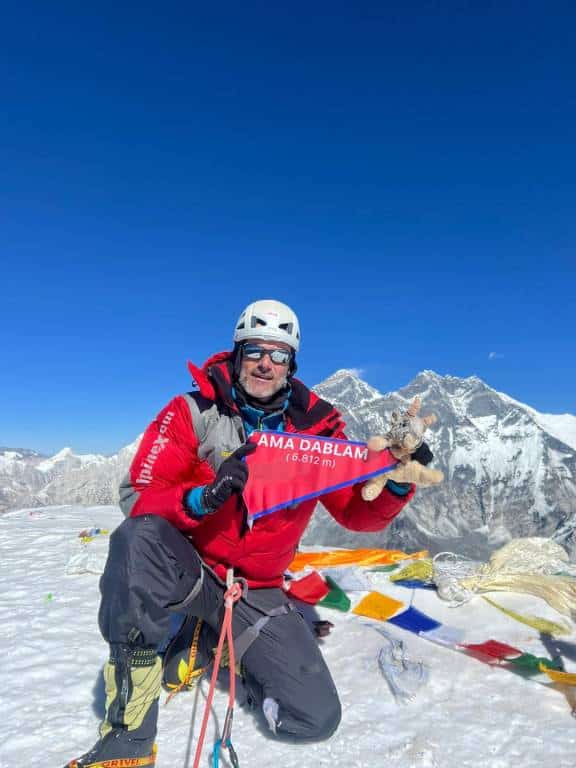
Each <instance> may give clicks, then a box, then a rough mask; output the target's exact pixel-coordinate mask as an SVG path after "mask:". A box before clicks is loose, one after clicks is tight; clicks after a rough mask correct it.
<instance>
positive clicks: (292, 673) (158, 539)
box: [99, 515, 341, 741]
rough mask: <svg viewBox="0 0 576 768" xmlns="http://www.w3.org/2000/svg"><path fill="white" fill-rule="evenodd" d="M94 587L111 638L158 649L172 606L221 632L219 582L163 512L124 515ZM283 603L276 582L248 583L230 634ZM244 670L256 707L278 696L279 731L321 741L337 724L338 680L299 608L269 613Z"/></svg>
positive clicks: (237, 633) (284, 599)
mask: <svg viewBox="0 0 576 768" xmlns="http://www.w3.org/2000/svg"><path fill="white" fill-rule="evenodd" d="M202 571H203V577H202V581H201V587H200V583H199V579H200V578H201V572H202ZM100 591H101V593H102V601H101V605H100V613H99V623H100V630H101V632H102V635H103V636H104V639H105V640H107V642H109V643H128V644H131V645H137V646H139V647H145V648H154V649H157V648H159V647H160V646H161V645H162V643H163V642H164V641H165V639H166V637H167V635H168V633H169V630H170V626H171V615H172V614H173V613H190V614H192V615H193V616H198V617H200V618H202V619H204V620H205V621H206V623H207V624H208V625H209V626H210V627H212V629H213V630H214V631H215V632H217V633H219V632H220V627H221V621H222V617H223V615H224V596H223V588H222V585H221V584H220V583H219V582H218V581H217V579H216V578H215V577H214V576H213V574H211V572H210V571H208V570H206V569H203V568H202V563H201V560H200V558H199V556H198V554H197V552H196V550H195V549H194V546H193V544H192V543H191V542H190V540H189V539H187V538H186V537H185V536H183V535H182V534H181V533H180V531H178V530H177V529H176V528H174V526H172V525H171V524H170V523H169V522H168V521H167V520H165V519H164V518H161V517H158V516H155V515H146V516H142V517H134V518H128V519H127V520H125V521H124V522H123V523H122V524H121V525H120V526H119V527H118V528H117V529H116V530H115V531H114V533H113V534H112V536H111V537H110V552H109V556H108V561H107V563H106V568H105V570H104V573H103V575H102V578H101V580H100ZM288 604H289V601H288V598H287V597H286V595H285V594H284V592H283V591H282V590H281V589H258V590H249V593H248V596H247V600H244V599H241V600H240V601H238V602H237V603H236V605H235V606H234V621H233V634H234V637H235V638H239V637H240V635H241V634H242V633H243V632H244V630H245V629H247V628H248V627H252V626H254V624H256V622H257V621H258V620H259V619H262V617H263V616H264V615H266V614H267V613H268V612H269V611H271V610H274V609H276V608H278V607H279V606H281V605H288ZM242 673H243V678H244V683H245V686H246V690H247V696H248V702H249V704H250V705H251V706H252V707H253V708H255V709H257V710H258V711H259V712H260V713H261V705H262V702H263V701H264V699H266V698H271V699H274V700H275V701H276V702H278V705H279V710H278V723H277V728H276V734H277V736H285V737H288V738H291V739H297V740H299V741H308V740H309V741H319V740H322V739H326V738H328V737H329V736H331V735H332V734H333V733H334V731H335V730H336V728H337V727H338V724H339V722H340V717H341V708H340V702H339V699H338V694H337V691H336V687H335V685H334V682H333V680H332V676H331V675H330V672H329V670H328V667H327V666H326V663H325V661H324V659H323V657H322V654H321V653H320V649H319V647H318V643H317V641H316V638H315V637H314V635H313V633H312V631H311V630H310V628H309V627H308V625H307V624H306V622H305V621H304V619H303V618H302V616H301V615H300V614H299V613H298V612H297V611H295V610H288V611H287V612H286V613H282V614H280V615H277V616H273V617H271V618H270V619H269V621H268V622H267V623H266V624H265V626H264V627H263V628H262V629H261V631H260V634H259V635H258V637H257V638H256V640H255V641H254V642H253V644H252V645H251V646H250V647H249V648H248V650H247V651H246V653H245V654H244V656H243V658H242Z"/></svg>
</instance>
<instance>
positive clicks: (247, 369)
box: [238, 339, 291, 400]
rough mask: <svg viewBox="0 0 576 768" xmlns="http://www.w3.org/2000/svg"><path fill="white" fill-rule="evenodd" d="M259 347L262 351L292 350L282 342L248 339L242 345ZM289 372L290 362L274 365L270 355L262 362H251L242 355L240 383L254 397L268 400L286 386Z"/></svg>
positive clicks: (265, 356)
mask: <svg viewBox="0 0 576 768" xmlns="http://www.w3.org/2000/svg"><path fill="white" fill-rule="evenodd" d="M246 345H250V346H257V347H260V348H261V349H266V350H274V349H284V350H287V351H288V352H290V351H291V348H290V346H289V345H288V344H284V343H283V342H281V341H275V342H268V341H262V340H260V339H248V340H247V341H245V342H244V343H243V344H242V348H244V347H245V346H246ZM288 371H289V361H288V362H287V363H286V364H285V365H283V364H281V363H273V362H272V360H271V359H270V355H269V354H265V355H263V356H262V357H261V358H260V360H250V359H249V358H248V357H246V355H244V354H242V363H241V366H240V375H239V377H238V378H239V381H240V384H242V386H243V387H244V390H245V391H246V392H247V393H248V394H249V395H251V396H252V397H257V398H261V399H263V400H264V399H266V398H269V397H272V395H275V394H276V392H278V391H279V390H280V389H282V387H283V386H284V385H285V384H286V380H287V378H288Z"/></svg>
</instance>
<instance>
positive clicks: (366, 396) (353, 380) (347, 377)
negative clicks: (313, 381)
mask: <svg viewBox="0 0 576 768" xmlns="http://www.w3.org/2000/svg"><path fill="white" fill-rule="evenodd" d="M315 389H316V390H320V389H321V391H322V397H323V398H324V399H325V400H328V401H329V402H335V401H336V400H338V402H340V401H345V402H346V403H347V405H348V406H349V407H350V408H362V407H363V406H365V405H368V404H369V403H372V402H374V400H378V398H380V397H382V395H381V394H380V392H379V391H378V390H377V389H375V388H374V387H371V386H370V384H366V382H365V381H363V380H362V379H361V378H360V377H359V376H358V372H357V371H354V370H350V369H348V368H341V369H340V370H338V371H336V372H335V373H333V374H332V375H331V376H329V377H328V378H327V379H325V380H324V381H323V382H322V384H321V385H319V386H318V387H316V388H315Z"/></svg>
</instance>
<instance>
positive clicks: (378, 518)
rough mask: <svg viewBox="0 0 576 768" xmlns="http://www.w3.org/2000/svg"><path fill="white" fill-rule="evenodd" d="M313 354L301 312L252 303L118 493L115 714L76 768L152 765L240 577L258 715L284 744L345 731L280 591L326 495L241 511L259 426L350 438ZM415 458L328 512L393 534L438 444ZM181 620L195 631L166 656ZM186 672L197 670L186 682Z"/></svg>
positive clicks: (326, 680)
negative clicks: (323, 394)
mask: <svg viewBox="0 0 576 768" xmlns="http://www.w3.org/2000/svg"><path fill="white" fill-rule="evenodd" d="M299 345H300V330H299V324H298V319H297V317H296V315H295V314H294V312H293V311H292V310H291V309H290V308H289V307H287V306H286V305H284V304H281V303H280V302H278V301H272V300H264V301H256V302H254V303H253V304H250V305H249V306H248V307H247V308H246V309H245V310H244V312H242V314H241V315H240V319H239V320H238V323H237V324H236V328H235V332H234V348H233V350H232V351H231V352H225V353H220V354H217V355H215V356H213V357H212V358H210V359H209V360H208V361H207V362H206V363H205V365H204V366H203V367H202V368H201V369H198V368H196V367H194V366H190V370H191V373H192V374H193V376H194V379H195V381H196V383H197V386H198V390H199V391H194V392H191V393H187V394H185V395H180V396H178V397H176V398H174V399H173V400H172V401H171V402H170V403H169V404H168V405H167V406H166V407H165V408H164V410H162V411H161V412H160V414H159V415H158V416H157V418H156V419H155V420H154V421H153V422H152V424H151V425H150V426H149V427H148V429H147V430H146V432H145V434H144V437H143V439H142V441H141V443H140V447H139V449H138V452H137V454H136V456H135V458H134V461H133V462H132V465H131V468H130V472H129V475H128V477H127V478H126V480H125V481H124V482H123V484H122V486H121V488H120V498H121V506H122V509H123V511H124V513H125V514H126V515H127V519H126V520H125V521H124V522H123V523H122V524H121V525H120V526H119V527H118V528H117V529H116V531H115V532H114V533H113V535H112V537H111V540H110V552H109V557H108V561H107V564H106V568H105V571H104V574H103V576H102V579H101V582H100V588H101V592H102V602H101V606H100V612H99V624H100V630H101V632H102V635H103V636H104V638H105V640H106V641H107V642H108V643H109V645H110V659H109V662H108V663H107V665H106V668H105V679H106V716H105V719H104V722H103V723H102V725H101V728H100V738H99V739H98V741H97V742H96V744H95V745H94V747H93V748H92V749H91V750H90V751H89V752H87V753H86V754H85V755H83V756H82V757H80V758H78V759H76V760H72V761H71V762H70V763H68V768H90V766H92V767H93V768H95V767H96V766H98V768H108V767H109V766H116V765H131V766H132V765H138V766H144V765H153V764H154V761H155V755H156V746H155V737H156V726H157V718H158V699H159V695H160V689H161V686H162V684H163V685H164V687H165V688H166V689H167V690H178V689H180V688H181V687H185V686H186V685H188V684H190V683H191V681H193V680H194V679H197V677H196V675H195V674H194V673H195V672H196V670H197V669H198V670H200V671H201V670H202V669H203V668H205V667H206V666H208V664H209V663H210V660H211V656H212V649H213V648H214V647H215V646H216V644H217V640H218V635H219V632H220V628H221V623H222V619H223V615H224V600H223V594H224V587H223V581H224V579H225V575H226V571H227V570H228V569H229V568H233V569H234V573H235V575H236V576H237V577H242V579H244V580H245V582H246V583H247V585H248V591H247V593H246V594H245V595H244V596H243V597H242V599H241V600H240V601H239V602H238V603H236V606H235V609H234V621H233V635H234V638H235V643H234V645H235V648H236V651H237V657H238V658H239V659H240V666H239V668H240V674H241V677H242V681H243V684H244V687H245V689H246V694H247V702H248V705H249V706H250V707H251V708H252V709H253V710H254V711H255V712H256V713H259V716H261V717H263V718H264V719H265V721H266V722H267V724H268V727H269V728H270V730H271V731H272V732H273V733H274V734H275V735H276V736H277V737H289V738H291V739H298V740H320V739H326V738H328V737H329V736H330V735H331V734H332V733H334V731H335V730H336V728H337V727H338V724H339V722H340V716H341V709H340V702H339V700H338V694H337V692H336V688H335V686H334V682H333V680H332V677H331V675H330V672H329V670H328V668H327V666H326V664H325V662H324V659H323V657H322V654H321V653H320V650H319V647H318V644H317V641H316V638H315V636H314V634H313V632H312V631H311V630H310V628H309V626H308V625H307V624H306V623H305V622H304V621H303V619H302V616H301V615H300V614H299V613H298V612H297V611H295V610H294V606H293V604H292V603H291V602H290V600H289V598H288V597H287V595H286V593H285V592H284V591H283V589H282V585H283V575H284V572H285V570H286V569H287V568H288V566H289V565H290V563H291V561H292V559H293V557H294V554H295V552H296V548H297V546H298V543H299V541H300V538H301V537H302V535H303V533H304V530H305V528H306V526H307V524H308V521H309V520H310V517H311V515H312V513H313V511H314V508H315V506H316V499H311V500H307V501H303V502H302V503H300V504H299V505H297V506H295V507H292V508H289V509H283V510H281V511H279V512H277V513H275V514H272V515H269V516H266V517H263V518H260V519H258V520H256V521H255V523H254V525H253V527H252V528H249V527H248V526H247V524H246V511H245V508H244V505H243V503H242V499H241V494H242V491H243V489H244V486H245V484H246V481H247V478H248V467H247V465H246V463H245V462H244V461H243V458H244V457H245V456H246V455H247V454H248V453H250V452H252V451H253V450H255V446H254V445H253V444H248V443H247V442H246V441H247V439H248V437H249V436H250V434H251V433H252V432H253V431H254V430H255V429H258V430H274V431H279V432H298V433H305V434H307V435H318V436H323V437H334V438H340V439H345V437H346V436H345V434H344V432H343V426H344V425H343V422H342V420H341V417H340V414H339V413H338V412H337V411H336V410H335V408H334V407H333V406H332V405H330V403H328V402H326V401H325V400H321V399H320V398H318V397H317V396H316V395H315V394H314V393H313V392H311V391H310V390H309V389H307V388H306V387H305V386H304V384H302V382H301V381H299V380H298V379H296V378H295V377H294V373H295V371H296V353H297V352H298V348H299ZM384 444H385V441H380V442H378V441H376V443H374V445H373V447H374V448H375V449H376V450H378V449H381V448H382V447H384ZM387 445H388V444H387ZM411 458H413V459H416V461H412V462H410V461H409V459H410V457H407V456H406V455H405V456H403V460H404V461H405V463H404V464H402V465H400V468H399V469H395V470H394V471H393V472H391V473H389V474H387V475H386V476H385V478H386V482H385V483H384V481H382V482H381V483H380V486H379V487H378V488H377V489H376V491H374V486H372V487H371V489H370V492H368V493H366V489H365V493H364V496H365V497H366V498H364V497H363V495H362V489H361V487H360V485H353V486H349V487H346V488H341V489H339V490H337V491H333V492H331V493H328V494H326V495H324V496H322V497H321V499H320V500H321V501H322V504H323V505H324V506H325V507H326V509H327V510H328V512H329V513H330V514H331V515H332V517H334V518H335V520H336V521H337V522H338V523H340V524H341V525H343V526H344V527H346V528H349V529H350V530H353V531H380V530H382V529H383V528H385V527H386V526H387V525H388V524H389V523H390V521H391V520H392V519H393V518H394V517H395V516H396V515H397V514H398V513H399V512H400V510H401V509H402V507H403V506H404V505H405V504H406V503H407V502H408V501H409V500H410V499H411V498H412V496H413V494H414V490H415V489H414V483H413V482H410V481H413V480H416V481H418V480H419V479H420V477H421V475H422V473H424V474H425V473H426V472H431V470H425V469H424V467H423V465H425V464H427V463H428V462H429V461H430V460H431V459H432V454H431V453H430V451H429V449H428V447H427V446H426V444H425V443H423V444H422V445H420V447H419V448H418V449H417V451H416V452H415V453H414V454H413V455H412V457H411ZM418 462H419V463H418ZM377 479H378V480H379V479H380V478H377ZM423 480H425V478H423ZM406 481H408V482H406ZM384 485H385V487H384ZM382 488H383V490H382ZM381 490H382V492H381V493H380V492H379V491H381ZM367 499H370V500H367ZM174 614H184V615H185V616H186V619H185V620H184V622H183V624H182V627H181V629H180V632H179V633H178V634H177V635H176V637H175V638H174V639H173V641H172V642H171V644H170V645H169V646H168V649H167V650H166V652H165V654H164V656H163V658H161V657H160V656H159V654H158V650H159V648H161V647H163V643H165V641H166V638H167V636H168V635H169V630H170V624H171V618H173V616H174ZM191 646H193V648H194V652H195V662H196V663H195V665H194V668H190V667H191V666H193V665H190V664H189V660H190V658H191V656H190V648H191ZM236 646H237V647H236ZM192 655H194V653H193V654H192ZM182 664H184V665H188V673H187V675H186V678H185V680H184V681H183V680H182V674H181V669H182ZM184 668H185V669H186V668H187V667H186V666H185V667H184ZM183 682H184V686H183Z"/></svg>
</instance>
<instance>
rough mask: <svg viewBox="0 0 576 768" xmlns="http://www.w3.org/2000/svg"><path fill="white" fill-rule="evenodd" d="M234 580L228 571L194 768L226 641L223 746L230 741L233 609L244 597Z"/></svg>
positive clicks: (233, 686)
mask: <svg viewBox="0 0 576 768" xmlns="http://www.w3.org/2000/svg"><path fill="white" fill-rule="evenodd" d="M232 579H233V574H232V571H228V574H227V580H226V581H227V585H228V589H227V590H226V592H225V594H224V605H225V611H224V619H223V620H222V629H221V630H220V637H219V639H218V647H217V648H216V655H215V656H214V667H213V669H212V677H211V678H210V688H209V690H208V697H207V698H206V706H205V708H204V718H203V719H202V727H201V728H200V735H199V736H198V744H197V745H196V754H195V756H194V765H193V768H198V766H199V764H200V756H201V754H202V747H203V745H204V737H205V736H206V728H207V726H208V718H209V717H210V709H211V707H212V699H213V698H214V691H215V689H216V681H217V679H218V670H219V668H220V659H221V657H222V648H223V647H224V640H226V641H227V642H228V656H229V664H230V685H229V690H228V710H227V712H226V719H225V721H224V728H223V730H222V739H221V741H222V743H223V744H226V742H228V741H229V740H230V730H231V728H232V712H233V709H234V699H235V698H236V658H235V656H234V638H233V636H232V609H233V607H234V603H236V602H237V601H238V600H239V599H240V598H241V597H242V586H241V584H240V583H239V582H237V581H232Z"/></svg>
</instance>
